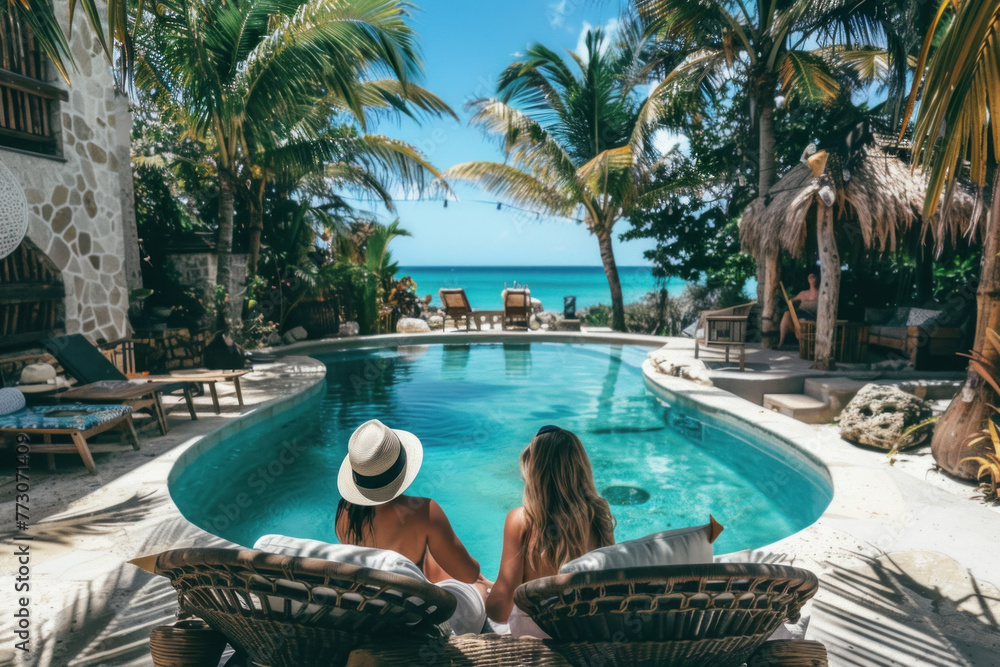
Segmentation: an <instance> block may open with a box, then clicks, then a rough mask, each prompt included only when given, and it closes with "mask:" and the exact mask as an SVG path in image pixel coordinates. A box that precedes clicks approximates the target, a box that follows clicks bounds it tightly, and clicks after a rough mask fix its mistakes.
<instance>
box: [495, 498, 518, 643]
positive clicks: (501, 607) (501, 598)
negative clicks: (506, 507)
mask: <svg viewBox="0 0 1000 667" xmlns="http://www.w3.org/2000/svg"><path fill="white" fill-rule="evenodd" d="M524 530H525V522H524V508H523V507H518V508H517V509H513V510H511V511H510V512H509V513H508V514H507V521H506V522H505V523H504V526H503V554H502V555H501V556H500V573H499V574H498V575H497V580H496V583H494V584H493V590H492V591H490V594H489V597H487V598H486V615H487V616H489V617H490V619H491V620H493V621H495V622H497V623H506V622H507V619H508V618H510V612H511V610H512V609H513V608H514V590H515V589H517V587H518V586H520V585H521V584H522V583H524Z"/></svg>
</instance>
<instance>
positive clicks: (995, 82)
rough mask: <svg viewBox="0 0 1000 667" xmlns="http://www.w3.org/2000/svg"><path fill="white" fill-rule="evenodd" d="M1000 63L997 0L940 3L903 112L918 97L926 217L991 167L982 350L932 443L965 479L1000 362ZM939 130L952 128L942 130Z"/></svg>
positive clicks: (972, 470)
mask: <svg viewBox="0 0 1000 667" xmlns="http://www.w3.org/2000/svg"><path fill="white" fill-rule="evenodd" d="M942 31H943V35H942V34H940V33H941V32H942ZM932 49H933V54H932V53H931V51H932ZM998 62H1000V0H945V1H942V2H941V4H940V6H939V9H938V12H937V15H936V16H935V17H934V21H933V22H932V24H931V26H930V29H929V30H928V31H927V36H926V38H925V40H924V44H923V47H922V50H921V53H920V58H919V61H918V63H917V70H916V76H915V77H914V84H913V89H912V91H911V96H910V100H909V104H908V107H907V113H906V118H907V119H909V117H910V115H911V114H912V112H913V108H914V106H915V104H916V101H917V98H918V96H920V97H921V100H920V110H919V113H918V114H917V121H916V127H915V129H914V133H913V155H914V162H915V163H916V164H919V165H923V166H924V167H927V168H928V170H929V172H930V183H929V186H928V188H927V199H926V201H925V206H924V209H925V210H924V212H925V214H931V213H933V212H934V211H935V210H937V208H938V207H939V206H947V205H949V204H948V200H949V196H948V195H949V194H950V193H951V192H953V191H954V189H955V188H958V187H962V186H961V184H960V183H959V179H960V178H963V177H967V178H969V179H970V180H971V181H972V182H973V183H974V184H975V185H976V186H978V188H979V190H980V192H981V193H982V192H983V190H984V189H985V187H986V185H987V183H989V182H990V180H991V172H992V188H991V189H990V190H991V192H990V194H989V196H990V197H991V203H990V215H989V217H988V221H989V222H988V226H987V228H986V230H985V237H984V239H985V240H984V241H983V252H982V264H981V272H980V276H979V286H978V291H977V296H976V300H977V320H976V337H975V343H974V345H973V348H974V349H975V350H977V351H978V352H977V353H974V355H973V359H972V363H971V364H970V366H969V373H968V376H967V377H966V380H965V386H964V387H963V389H962V391H961V392H960V393H959V395H958V397H957V398H956V399H955V400H954V401H952V402H951V405H949V406H948V409H947V410H946V411H945V413H944V415H943V416H942V418H941V421H940V422H939V424H938V427H937V429H935V433H934V439H933V442H932V451H933V453H934V458H935V460H936V461H937V463H938V465H940V466H941V467H942V468H944V469H945V470H946V471H948V472H949V473H952V474H954V475H958V476H961V477H965V478H968V479H975V478H976V476H977V473H976V466H975V464H974V463H973V462H970V461H969V460H967V459H966V457H964V454H965V453H966V449H967V448H966V447H965V444H964V443H966V442H967V441H968V440H969V435H970V433H971V432H973V431H974V430H977V429H979V428H980V425H981V424H982V423H983V421H984V420H985V419H987V418H988V417H990V416H991V415H992V408H991V407H990V402H991V400H992V397H993V388H992V387H991V386H990V382H989V381H988V379H987V376H988V373H987V374H984V370H988V369H989V364H993V365H995V364H997V363H998V361H1000V347H997V346H996V345H993V344H988V343H991V342H993V341H994V340H995V339H994V336H995V335H996V334H995V332H996V331H997V328H998V327H1000V257H998V255H1000V169H997V167H996V165H997V162H998V161H1000V94H998V91H1000V68H998V67H997V63H998ZM942 128H945V129H946V130H947V131H944V132H942ZM991 146H992V149H991V148H990V147H991ZM942 200H944V203H942Z"/></svg>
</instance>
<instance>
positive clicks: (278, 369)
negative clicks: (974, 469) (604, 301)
mask: <svg viewBox="0 0 1000 667" xmlns="http://www.w3.org/2000/svg"><path fill="white" fill-rule="evenodd" d="M512 341H516V342H541V341H552V342H575V343H605V344H606V343H612V344H635V345H647V346H650V347H651V349H653V348H654V347H660V346H662V345H664V343H666V346H667V349H668V350H671V351H672V352H673V351H676V353H677V354H679V355H686V354H689V353H688V352H687V351H686V350H687V348H688V347H690V348H691V350H690V351H691V352H693V345H692V344H691V341H688V340H684V339H663V338H650V337H645V336H630V335H620V334H603V333H596V332H583V333H579V334H567V333H542V332H532V333H530V334H524V333H503V332H481V333H470V334H465V333H447V334H442V333H440V332H437V333H433V334H415V335H406V336H380V337H371V338H365V339H340V340H337V341H320V342H306V343H300V344H297V345H294V346H290V347H288V348H282V349H281V350H280V353H281V354H283V355H288V356H284V357H282V358H281V359H280V360H278V361H276V362H272V363H266V364H258V365H257V366H256V367H255V372H254V373H252V374H251V375H248V376H247V377H246V378H245V380H244V384H243V394H244V397H245V399H246V407H245V408H244V409H242V410H240V408H239V407H238V406H237V404H236V400H235V396H233V395H232V394H231V389H230V391H228V392H227V391H223V392H222V396H221V398H222V402H223V414H222V415H221V416H216V415H214V413H212V412H211V411H210V410H206V407H207V404H208V399H207V398H201V399H199V404H200V406H201V408H202V410H201V411H200V412H199V419H198V420H197V421H191V420H190V419H189V418H188V417H187V416H186V411H185V410H183V406H181V405H178V406H176V408H175V409H174V410H173V413H172V414H171V416H170V425H171V431H170V433H169V434H168V435H167V436H162V437H148V436H147V437H144V438H143V439H142V450H141V451H139V452H125V453H116V454H104V455H98V456H97V466H98V475H97V476H91V475H89V474H88V473H87V472H86V470H85V469H84V468H83V465H82V463H81V462H79V461H77V460H75V458H74V457H70V456H61V457H59V466H60V470H59V472H57V473H49V472H47V471H45V470H44V467H45V466H44V460H43V459H39V458H38V457H35V458H33V460H32V466H33V470H32V472H31V492H30V496H31V499H30V510H29V516H30V524H31V526H30V528H29V529H28V530H27V531H26V532H24V533H21V534H20V535H22V536H24V535H28V536H31V537H32V538H33V541H32V542H31V543H30V549H31V574H30V577H31V607H30V611H31V619H32V625H31V632H32V644H31V645H32V651H31V653H30V654H22V653H21V652H19V651H14V650H13V641H8V643H6V644H3V645H0V665H2V664H8V663H10V662H14V663H15V664H23V665H60V666H61V665H67V666H77V665H137V666H138V665H142V666H148V665H151V664H152V661H151V659H150V658H149V653H148V647H147V642H148V637H149V632H150V630H151V629H152V628H153V627H155V626H157V625H161V624H164V623H168V622H170V621H171V620H172V618H173V613H174V611H175V607H176V597H175V595H174V594H173V591H172V589H171V588H170V586H169V584H167V582H166V580H163V579H160V578H156V577H152V576H151V575H148V574H146V573H144V572H141V571H139V570H137V569H136V568H134V567H132V566H130V565H128V564H127V563H126V562H125V561H127V560H128V559H130V558H134V557H137V556H140V555H147V554H152V553H158V552H160V551H163V550H167V549H171V548H182V547H192V546H217V545H226V544H227V543H226V542H224V541H223V540H221V539H219V538H217V537H214V536H212V535H209V534H208V533H206V532H204V531H202V530H201V529H199V528H197V527H196V526H194V525H193V524H191V523H189V522H188V521H187V520H186V519H184V517H182V516H181V515H180V513H179V511H178V510H177V508H176V507H175V506H174V504H173V502H172V501H171V499H170V495H169V492H168V490H167V479H168V477H169V476H170V474H171V470H173V469H174V466H175V464H176V463H177V462H179V461H182V460H185V459H190V458H191V457H193V456H196V455H197V453H198V452H200V451H204V449H206V448H209V447H211V446H213V445H214V444H216V443H218V442H220V441H221V440H222V439H224V438H226V437H229V436H231V435H233V434H235V433H238V432H239V431H241V430H243V429H246V428H249V427H250V426H252V425H254V424H257V423H259V422H261V421H262V420H264V419H267V418H269V417H271V416H273V415H276V414H278V413H280V412H282V411H284V410H287V409H290V408H292V407H294V406H296V405H299V404H301V403H302V402H304V401H306V400H309V399H310V398H312V397H314V396H316V395H318V394H319V393H320V392H322V391H323V388H324V382H323V374H324V368H323V366H322V365H321V364H319V363H318V362H316V361H315V360H313V359H310V358H308V356H306V355H309V354H318V353H320V352H321V351H324V350H331V349H334V348H341V349H342V348H360V347H370V346H378V345H426V344H440V343H445V342H447V343H455V344H465V343H470V342H512ZM772 355H773V357H772ZM692 356H693V355H692ZM765 356H766V357H767V361H766V362H765V361H763V359H764V357H765ZM781 356H785V355H783V354H782V353H777V354H775V353H770V352H764V351H761V354H760V355H759V356H757V359H756V361H755V363H767V365H768V369H767V370H769V371H772V372H771V373H761V374H760V378H761V381H765V380H768V379H774V377H773V376H775V375H778V374H781V373H785V372H787V373H791V374H794V373H807V374H815V372H814V371H809V369H807V368H802V367H801V364H796V363H795V362H797V361H798V360H797V359H796V360H794V361H792V360H789V362H790V363H788V364H787V365H785V366H782V365H781V364H783V363H784V360H782V359H780V358H779V357H781ZM749 359H750V357H749V355H748V360H749ZM643 370H644V373H645V375H646V378H647V384H648V385H649V386H650V387H651V389H652V390H653V391H654V392H655V393H657V394H658V395H659V396H660V397H661V399H663V400H665V401H667V402H671V403H675V404H683V405H688V406H694V407H698V408H699V409H701V410H705V411H707V412H709V413H711V414H713V416H714V418H716V419H720V420H723V421H725V422H728V423H730V424H732V425H734V426H736V427H739V428H749V429H751V430H753V429H760V430H761V431H766V432H767V433H769V434H770V435H771V436H773V437H777V438H779V439H781V440H783V441H785V442H787V443H789V446H792V447H797V448H799V449H800V450H802V451H804V452H805V453H806V454H807V455H809V456H814V457H816V458H818V459H820V460H821V461H822V462H823V463H824V464H825V465H826V466H827V468H828V469H829V471H830V474H831V477H832V479H833V483H834V488H835V492H834V498H833V502H832V504H831V505H830V507H829V508H828V509H827V511H826V512H825V513H824V514H823V516H822V517H821V518H820V519H819V520H818V521H817V522H816V523H815V524H813V525H812V526H810V527H809V528H807V529H805V530H803V531H800V532H799V533H796V534H795V535H792V536H790V537H788V538H786V539H784V540H782V541H780V542H778V543H775V544H773V545H769V546H768V547H766V548H764V549H762V550H760V551H759V552H758V553H755V554H753V555H752V557H754V558H765V557H766V558H780V560H782V561H784V562H789V563H792V564H794V565H799V566H803V567H806V568H808V569H811V570H813V571H814V572H816V573H817V574H818V575H819V576H820V579H821V589H820V593H819V594H818V595H817V597H816V598H815V600H814V602H813V603H812V610H811V614H812V622H811V624H810V626H809V631H808V635H807V636H808V637H810V638H816V639H819V640H821V641H823V642H824V643H825V644H826V646H827V648H828V650H829V651H830V664H831V665H835V666H837V665H859V666H860V665H940V666H942V667H944V666H946V665H947V666H952V665H970V666H980V665H992V664H996V662H997V658H996V656H997V655H998V654H1000V628H998V620H997V619H998V618H1000V591H998V590H997V587H996V586H995V585H994V584H996V583H1000V559H998V558H997V557H996V544H997V538H1000V510H998V509H997V508H995V507H989V506H985V505H983V504H982V503H981V502H979V501H977V500H974V499H972V498H971V496H972V495H973V488H972V487H971V486H970V485H968V484H965V483H961V482H958V481H956V480H952V479H950V478H948V477H946V476H944V475H942V474H940V473H938V472H935V471H934V469H933V460H932V458H931V456H930V452H929V448H927V447H922V448H919V449H917V450H916V451H912V452H905V453H903V454H901V455H900V457H899V459H898V461H897V463H896V464H895V465H894V466H890V465H889V464H888V462H887V460H886V458H885V455H884V453H882V452H878V451H874V450H870V449H866V448H859V447H855V446H853V445H850V444H848V443H846V442H844V441H842V440H840V438H839V437H838V436H837V432H836V429H835V428H833V427H830V426H810V425H806V424H802V423H800V422H797V421H795V420H792V419H790V418H787V417H783V416H781V415H778V414H776V413H773V412H770V411H765V410H764V409H763V408H761V407H760V406H759V405H756V404H754V403H752V402H750V401H748V400H744V399H741V398H739V397H737V396H735V395H733V394H731V393H729V392H726V391H724V390H722V389H720V388H718V387H710V386H702V385H697V384H694V383H692V382H690V381H688V380H683V379H680V378H675V377H673V376H668V375H664V374H662V373H660V372H659V370H658V368H657V367H656V365H654V364H653V363H652V362H649V361H647V362H646V364H645V365H644V369H643ZM721 372H723V373H728V371H721ZM742 375H744V376H746V375H747V374H742ZM748 380H749V378H748ZM750 381H751V382H752V380H750ZM0 472H2V473H3V476H2V478H0V480H2V481H0V490H2V493H0V508H2V511H3V512H4V513H5V515H6V516H8V517H10V520H9V521H8V522H7V524H6V525H5V526H4V530H3V531H2V535H3V539H4V540H5V543H6V544H8V545H10V544H11V543H12V542H11V539H12V538H13V537H14V536H15V534H16V533H15V532H14V531H12V530H10V529H8V528H7V526H10V525H11V523H12V521H13V515H14V493H15V489H14V471H13V467H12V465H11V464H10V463H6V462H5V463H4V464H3V465H2V466H0ZM0 563H2V572H3V573H4V578H5V580H6V581H7V583H6V584H5V585H6V586H8V589H7V590H8V593H7V594H6V595H7V596H8V597H7V598H6V599H8V600H11V601H13V592H12V591H13V574H12V573H13V572H15V570H16V564H15V560H14V555H13V549H11V548H8V549H5V550H4V553H3V556H0ZM11 607H12V605H5V607H4V609H5V610H7V609H10V608H11ZM0 636H3V637H7V638H10V637H11V636H12V622H11V616H10V614H9V613H4V614H2V615H0Z"/></svg>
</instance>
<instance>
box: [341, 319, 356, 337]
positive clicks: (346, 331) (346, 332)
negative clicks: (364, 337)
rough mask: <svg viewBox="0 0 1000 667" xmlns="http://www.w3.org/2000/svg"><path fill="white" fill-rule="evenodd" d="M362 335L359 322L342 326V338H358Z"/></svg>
mask: <svg viewBox="0 0 1000 667" xmlns="http://www.w3.org/2000/svg"><path fill="white" fill-rule="evenodd" d="M359 333H361V326H360V325H359V324H358V323H357V322H344V323H343V324H341V325H340V335H341V336H357V335H358V334H359Z"/></svg>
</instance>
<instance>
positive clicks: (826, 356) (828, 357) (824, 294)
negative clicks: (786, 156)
mask: <svg viewBox="0 0 1000 667" xmlns="http://www.w3.org/2000/svg"><path fill="white" fill-rule="evenodd" d="M816 236H817V237H818V238H819V262H820V267H821V273H822V276H821V278H820V287H819V304H818V307H817V313H816V360H815V363H813V365H812V367H813V368H815V369H817V370H822V371H828V370H830V369H831V368H833V366H834V362H833V359H834V349H833V337H834V331H835V329H836V328H837V304H838V302H839V301H840V252H839V251H838V249H837V237H836V236H835V235H834V231H833V209H832V208H830V207H829V206H826V205H825V204H823V203H822V202H820V203H817V204H816Z"/></svg>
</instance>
